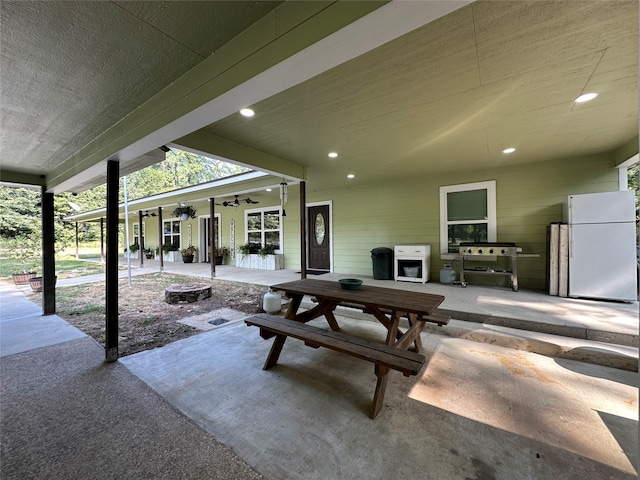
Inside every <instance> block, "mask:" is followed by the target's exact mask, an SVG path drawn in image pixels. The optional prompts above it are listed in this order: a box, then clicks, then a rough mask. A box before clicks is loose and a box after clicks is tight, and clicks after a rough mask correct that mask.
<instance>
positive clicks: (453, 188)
mask: <svg viewBox="0 0 640 480" xmlns="http://www.w3.org/2000/svg"><path fill="white" fill-rule="evenodd" d="M483 189H484V190H486V191H487V219H486V224H487V241H488V242H496V241H497V238H498V233H497V232H498V228H497V214H496V181H495V180H488V181H485V182H474V183H463V184H460V185H447V186H443V187H440V258H441V259H443V260H453V259H454V258H456V257H457V256H458V255H457V254H455V253H449V228H448V227H449V225H453V224H456V223H458V224H460V223H465V224H468V223H485V221H477V220H460V221H453V222H449V221H448V220H447V218H448V212H447V194H449V193H453V192H468V191H471V190H483Z"/></svg>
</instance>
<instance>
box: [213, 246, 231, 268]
mask: <svg viewBox="0 0 640 480" xmlns="http://www.w3.org/2000/svg"><path fill="white" fill-rule="evenodd" d="M228 256H229V249H228V248H227V247H217V248H216V254H215V257H216V265H222V262H223V260H224V257H228Z"/></svg>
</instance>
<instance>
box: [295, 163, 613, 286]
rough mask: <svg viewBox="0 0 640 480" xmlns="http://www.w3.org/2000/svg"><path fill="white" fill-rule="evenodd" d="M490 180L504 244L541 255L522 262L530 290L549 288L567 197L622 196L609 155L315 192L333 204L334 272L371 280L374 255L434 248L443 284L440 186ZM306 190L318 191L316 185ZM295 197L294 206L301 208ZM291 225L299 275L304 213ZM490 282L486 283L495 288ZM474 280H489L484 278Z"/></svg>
mask: <svg viewBox="0 0 640 480" xmlns="http://www.w3.org/2000/svg"><path fill="white" fill-rule="evenodd" d="M485 180H495V181H496V189H497V193H496V196H497V199H496V201H497V220H498V226H497V228H498V241H505V242H506V241H511V242H516V243H517V244H518V245H519V246H521V247H522V248H523V250H524V251H527V252H535V253H539V254H540V258H538V259H520V261H519V262H518V278H519V282H520V285H521V287H523V288H529V289H543V288H544V285H545V257H546V227H547V225H548V224H549V223H551V222H558V221H562V202H563V200H564V198H565V197H566V196H567V195H569V194H578V193H590V192H602V191H611V190H617V189H618V175H617V171H616V170H615V169H614V168H612V156H611V155H610V154H607V155H594V156H589V157H581V158H572V159H566V160H553V161H547V162H540V163H533V164H526V165H516V166H504V167H500V168H496V169H487V170H481V171H474V172H459V173H452V174H446V175H434V176H432V177H425V178H410V179H406V180H404V181H400V182H395V183H393V184H391V183H380V184H372V185H358V184H357V181H356V182H354V185H353V186H352V187H351V188H349V189H344V190H331V191H330V192H326V194H325V193H323V192H322V191H320V192H313V193H311V194H309V195H308V196H307V202H319V201H325V200H332V202H333V236H332V240H333V244H334V257H333V269H334V271H335V272H338V273H345V274H352V275H372V262H371V254H370V251H371V249H373V248H375V247H390V248H393V246H394V245H395V244H400V243H426V244H430V245H431V265H430V268H431V274H430V279H431V281H438V279H439V270H440V269H441V268H442V265H443V264H445V263H451V261H450V260H441V259H440V254H439V252H440V218H439V216H440V213H439V212H440V206H439V187H440V186H444V185H455V184H461V183H471V182H478V181H485ZM307 184H308V185H312V184H313V178H309V180H308V182H307ZM292 197H294V196H293V195H290V203H291V200H293V201H294V202H298V200H297V198H296V199H293V198H292ZM289 210H293V209H291V208H289V209H287V211H288V212H289ZM296 210H297V208H296ZM292 213H293V212H292ZM288 215H289V214H288ZM285 226H286V232H285V238H287V243H286V251H285V254H286V255H285V257H286V261H287V268H297V266H299V256H300V249H299V247H298V245H297V228H298V217H297V212H296V214H295V215H289V216H288V217H287V221H286V224H285ZM294 238H295V240H294ZM294 241H295V242H296V244H295V246H294V245H292V242H294ZM294 247H295V248H294ZM294 265H295V266H294ZM483 278H485V280H484V281H485V282H487V281H488V282H490V281H495V279H493V278H491V279H487V278H488V277H483ZM475 280H476V281H475V283H480V282H481V281H483V280H481V279H479V278H478V277H475Z"/></svg>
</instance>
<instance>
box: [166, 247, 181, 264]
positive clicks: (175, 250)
mask: <svg viewBox="0 0 640 480" xmlns="http://www.w3.org/2000/svg"><path fill="white" fill-rule="evenodd" d="M179 250H180V245H179V244H178V243H165V244H164V245H162V256H163V258H164V260H165V261H166V262H179V261H180V252H179Z"/></svg>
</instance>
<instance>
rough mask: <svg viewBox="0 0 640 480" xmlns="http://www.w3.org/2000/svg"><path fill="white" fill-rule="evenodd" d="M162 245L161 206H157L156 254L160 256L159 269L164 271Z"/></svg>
mask: <svg viewBox="0 0 640 480" xmlns="http://www.w3.org/2000/svg"><path fill="white" fill-rule="evenodd" d="M163 246H164V230H163V229H162V207H158V256H159V257H160V271H161V272H163V271H164V255H163V252H162V247H163Z"/></svg>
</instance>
